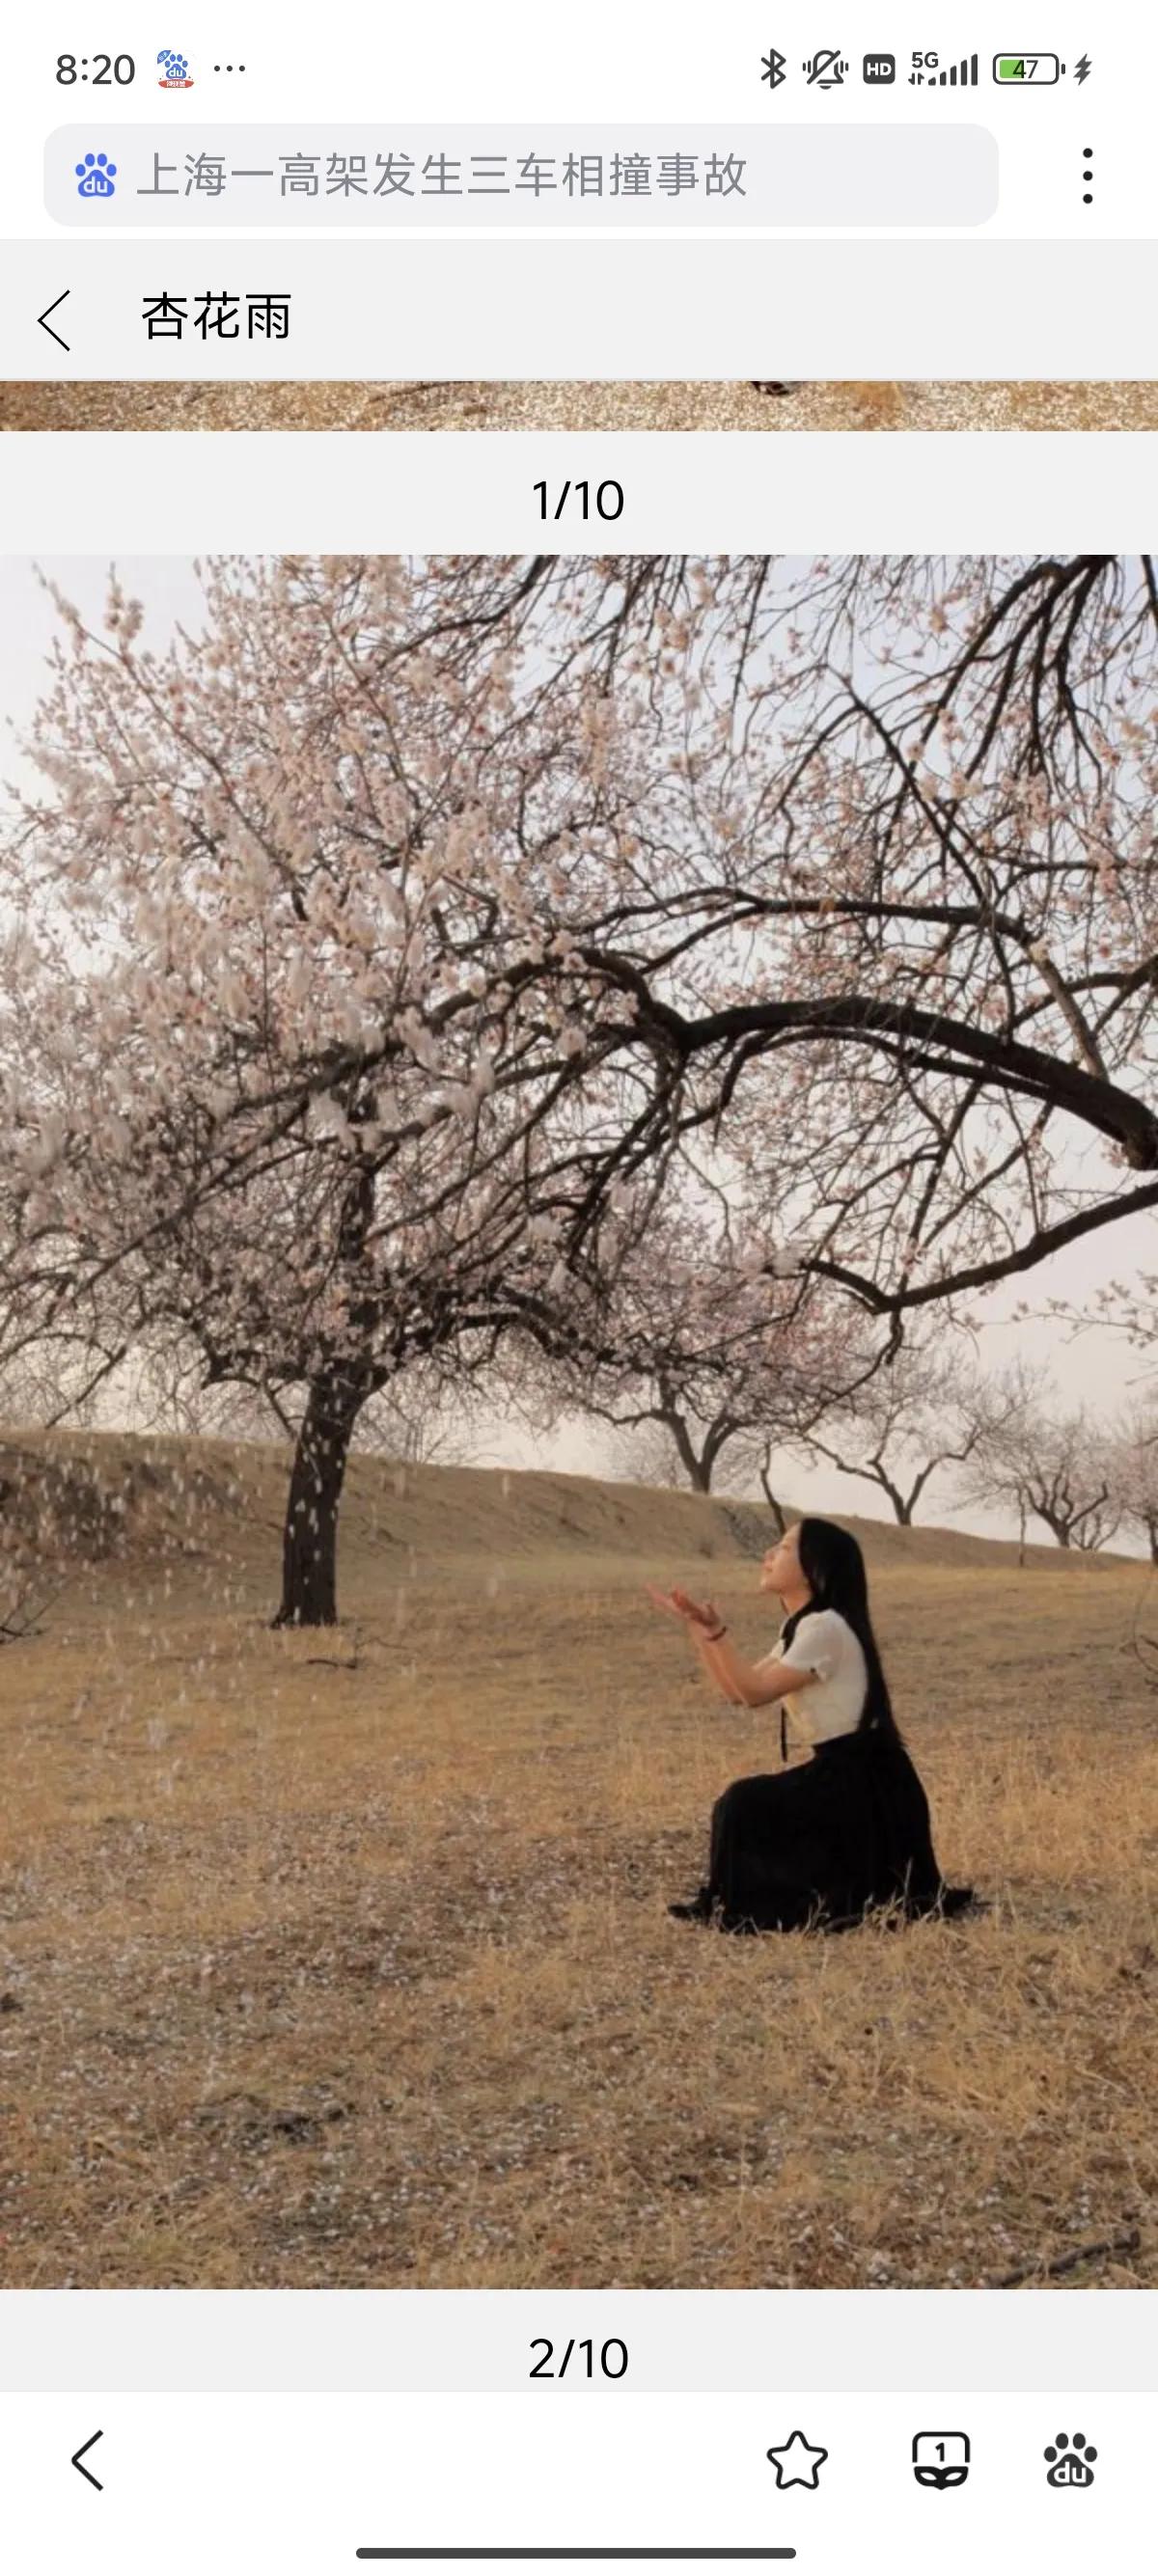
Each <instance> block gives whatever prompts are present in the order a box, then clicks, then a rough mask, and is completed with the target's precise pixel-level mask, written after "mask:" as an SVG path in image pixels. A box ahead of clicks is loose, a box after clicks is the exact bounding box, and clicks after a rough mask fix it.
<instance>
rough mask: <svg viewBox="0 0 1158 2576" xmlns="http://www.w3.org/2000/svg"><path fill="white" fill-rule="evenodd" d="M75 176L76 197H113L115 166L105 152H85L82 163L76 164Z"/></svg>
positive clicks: (114, 192)
mask: <svg viewBox="0 0 1158 2576" xmlns="http://www.w3.org/2000/svg"><path fill="white" fill-rule="evenodd" d="M76 175H77V178H78V180H79V182H80V185H79V187H78V189H77V192H76V193H77V195H78V197H115V195H116V193H117V185H116V181H117V165H116V162H115V161H110V159H109V157H108V154H107V152H86V153H85V156H84V159H83V161H78V162H77V165H76Z"/></svg>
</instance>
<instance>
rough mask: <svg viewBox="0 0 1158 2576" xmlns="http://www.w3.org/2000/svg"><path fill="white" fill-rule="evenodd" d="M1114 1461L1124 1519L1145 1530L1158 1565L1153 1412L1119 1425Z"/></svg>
mask: <svg viewBox="0 0 1158 2576" xmlns="http://www.w3.org/2000/svg"><path fill="white" fill-rule="evenodd" d="M1112 1458H1113V1468H1114V1477H1115V1486H1116V1490H1117V1493H1118V1495H1119V1498H1120V1501H1121V1506H1122V1518H1123V1520H1125V1521H1127V1522H1128V1523H1129V1524H1130V1525H1131V1527H1132V1528H1135V1529H1138V1530H1141V1532H1142V1534H1143V1536H1144V1538H1145V1540H1146V1543H1147V1546H1148V1547H1149V1550H1150V1561H1151V1563H1152V1564H1153V1565H1158V1416H1156V1415H1155V1413H1154V1412H1153V1410H1152V1409H1151V1410H1149V1411H1148V1412H1147V1413H1145V1414H1144V1415H1143V1416H1142V1418H1141V1419H1140V1420H1136V1419H1134V1418H1133V1417H1127V1418H1126V1419H1125V1420H1123V1421H1122V1422H1120V1423H1119V1424H1118V1427H1117V1430H1116V1432H1115V1433H1114V1435H1113V1440H1112Z"/></svg>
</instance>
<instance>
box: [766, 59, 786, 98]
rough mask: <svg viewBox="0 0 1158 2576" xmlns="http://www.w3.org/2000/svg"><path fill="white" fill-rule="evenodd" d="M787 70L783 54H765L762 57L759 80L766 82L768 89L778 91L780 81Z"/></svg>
mask: <svg viewBox="0 0 1158 2576" xmlns="http://www.w3.org/2000/svg"><path fill="white" fill-rule="evenodd" d="M787 69H788V66H787V63H786V62H785V59H784V56H783V54H777V53H771V54H765V55H764V57H763V70H762V71H761V74H760V78H761V80H766V81H767V83H768V87H769V89H779V87H780V84H781V82H782V80H783V79H784V78H785V75H786V73H787Z"/></svg>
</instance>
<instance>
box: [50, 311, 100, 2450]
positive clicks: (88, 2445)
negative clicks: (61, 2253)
mask: <svg viewBox="0 0 1158 2576" xmlns="http://www.w3.org/2000/svg"><path fill="white" fill-rule="evenodd" d="M52 310H53V308H52V306H51V305H50V306H49V311H50V312H51V311H52ZM103 2440H104V2435H103V2433H90V2434H89V2437H88V2440H87V2442H82V2443H81V2446H80V2449H79V2451H74V2452H73V2455H72V2465H73V2467H74V2469H79V2470H80V2473H81V2476H82V2478H87V2479H88V2482H89V2485H90V2487H95V2488H96V2490H97V2493H98V2495H103V2494H104V2488H103V2487H102V2485H101V2482H100V2479H99V2478H94V2476H93V2473H92V2470H91V2469H86V2468H85V2466H84V2455H85V2452H86V2451H91V2449H92V2446H93V2443H94V2442H103Z"/></svg>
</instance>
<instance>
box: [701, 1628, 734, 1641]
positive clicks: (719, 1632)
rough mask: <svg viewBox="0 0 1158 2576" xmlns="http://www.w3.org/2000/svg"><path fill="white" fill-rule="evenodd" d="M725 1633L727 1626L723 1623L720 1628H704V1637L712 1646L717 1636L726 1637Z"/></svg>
mask: <svg viewBox="0 0 1158 2576" xmlns="http://www.w3.org/2000/svg"><path fill="white" fill-rule="evenodd" d="M727 1633H728V1631H727V1627H726V1625H725V1626H724V1627H722V1628H705V1630H704V1635H705V1637H706V1638H707V1641H708V1644H709V1646H714V1645H715V1644H716V1643H717V1641H718V1639H719V1638H721V1637H726V1636H727Z"/></svg>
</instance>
